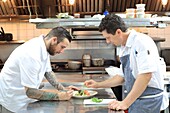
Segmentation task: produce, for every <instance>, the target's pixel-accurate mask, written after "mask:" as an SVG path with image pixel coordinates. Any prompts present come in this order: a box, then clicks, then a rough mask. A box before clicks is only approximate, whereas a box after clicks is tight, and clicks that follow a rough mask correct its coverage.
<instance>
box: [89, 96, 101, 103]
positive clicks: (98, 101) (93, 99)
mask: <svg viewBox="0 0 170 113" xmlns="http://www.w3.org/2000/svg"><path fill="white" fill-rule="evenodd" d="M91 101H92V102H96V103H100V102H102V101H103V99H99V98H96V97H93V98H91Z"/></svg>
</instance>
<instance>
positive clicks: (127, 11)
mask: <svg viewBox="0 0 170 113" xmlns="http://www.w3.org/2000/svg"><path fill="white" fill-rule="evenodd" d="M135 10H136V9H134V8H128V9H126V13H135Z"/></svg>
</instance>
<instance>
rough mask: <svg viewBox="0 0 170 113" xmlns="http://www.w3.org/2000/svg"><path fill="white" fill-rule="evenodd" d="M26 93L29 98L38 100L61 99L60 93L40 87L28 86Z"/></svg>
mask: <svg viewBox="0 0 170 113" xmlns="http://www.w3.org/2000/svg"><path fill="white" fill-rule="evenodd" d="M26 95H27V96H28V97H29V98H32V99H37V100H59V97H58V94H57V93H53V92H46V91H43V90H39V89H34V88H28V89H27V91H26Z"/></svg>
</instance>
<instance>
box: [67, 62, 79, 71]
mask: <svg viewBox="0 0 170 113" xmlns="http://www.w3.org/2000/svg"><path fill="white" fill-rule="evenodd" d="M81 64H82V63H81V62H79V61H68V68H69V69H72V70H76V69H80V67H81Z"/></svg>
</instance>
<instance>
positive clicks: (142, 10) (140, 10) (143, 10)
mask: <svg viewBox="0 0 170 113" xmlns="http://www.w3.org/2000/svg"><path fill="white" fill-rule="evenodd" d="M144 12H145V8H141V9H136V13H144Z"/></svg>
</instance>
